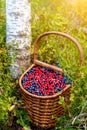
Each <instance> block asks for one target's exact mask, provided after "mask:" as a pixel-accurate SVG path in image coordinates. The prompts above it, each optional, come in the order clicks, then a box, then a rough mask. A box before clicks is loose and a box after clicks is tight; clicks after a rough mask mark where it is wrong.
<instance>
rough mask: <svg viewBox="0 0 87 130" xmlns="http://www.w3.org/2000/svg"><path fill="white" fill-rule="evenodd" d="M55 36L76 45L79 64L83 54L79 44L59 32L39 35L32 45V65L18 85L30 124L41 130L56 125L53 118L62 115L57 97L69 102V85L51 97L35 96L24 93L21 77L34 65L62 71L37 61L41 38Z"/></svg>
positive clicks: (62, 110) (62, 111)
mask: <svg viewBox="0 0 87 130" xmlns="http://www.w3.org/2000/svg"><path fill="white" fill-rule="evenodd" d="M50 34H55V35H60V36H63V37H66V38H68V39H70V40H71V41H72V42H73V43H75V44H76V46H77V47H78V50H79V53H80V64H81V63H82V59H83V52H82V48H81V46H80V44H79V43H78V42H77V41H76V40H75V39H74V38H73V37H71V36H70V35H68V34H65V33H61V32H46V33H44V34H41V35H40V36H39V37H38V38H37V39H36V41H35V44H34V64H33V65H31V66H30V67H29V68H28V69H27V70H26V71H25V72H24V74H22V76H21V77H20V79H19V85H20V88H21V92H22V97H23V101H24V103H25V108H26V110H27V111H28V113H29V116H30V119H31V122H32V123H33V124H34V125H36V126H39V127H42V128H51V127H54V126H55V125H56V119H55V118H53V117H57V118H58V117H60V116H62V115H63V114H64V108H63V107H62V106H61V105H60V104H59V103H58V102H59V96H63V97H64V99H65V101H69V97H70V85H67V86H66V88H64V89H63V90H62V91H60V92H58V93H56V94H54V95H52V96H37V95H34V94H31V93H29V92H28V91H26V90H25V89H24V88H23V86H22V83H21V82H22V78H23V76H24V75H25V74H26V73H27V72H28V71H29V70H31V69H32V68H33V67H34V66H35V65H39V66H42V67H46V68H51V69H53V70H58V71H62V69H60V68H58V67H56V66H53V65H49V64H47V63H43V62H41V61H39V60H37V52H38V44H39V41H40V40H41V38H42V37H44V36H47V35H50Z"/></svg>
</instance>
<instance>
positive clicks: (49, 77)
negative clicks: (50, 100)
mask: <svg viewBox="0 0 87 130" xmlns="http://www.w3.org/2000/svg"><path fill="white" fill-rule="evenodd" d="M66 84H72V82H71V81H70V79H68V78H67V77H66V76H64V74H63V73H62V72H58V71H54V70H51V69H48V68H42V67H40V66H35V67H33V68H32V69H31V70H29V71H28V72H27V73H26V74H25V75H24V76H23V78H22V85H23V88H24V89H26V90H27V91H28V92H30V93H32V94H35V95H38V96H48V95H54V94H55V93H58V92H59V91H61V90H62V89H64V88H65V87H66Z"/></svg>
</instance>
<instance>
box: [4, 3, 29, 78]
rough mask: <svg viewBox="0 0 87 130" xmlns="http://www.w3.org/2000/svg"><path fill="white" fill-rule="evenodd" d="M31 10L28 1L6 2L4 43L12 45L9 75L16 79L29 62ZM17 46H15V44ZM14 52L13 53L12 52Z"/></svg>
mask: <svg viewBox="0 0 87 130" xmlns="http://www.w3.org/2000/svg"><path fill="white" fill-rule="evenodd" d="M30 20H31V8H30V2H29V0H6V32H7V33H6V43H7V44H9V43H10V45H12V47H11V49H10V56H11V59H12V61H13V59H14V53H16V54H15V55H16V58H15V60H14V63H12V62H11V67H10V70H11V74H12V76H13V78H18V77H19V76H20V75H21V73H22V69H21V68H24V70H25V69H27V68H28V66H29V62H30V51H29V50H30V43H31V24H30V22H31V21H30ZM16 43H17V44H18V46H17V44H16ZM14 50H15V51H14Z"/></svg>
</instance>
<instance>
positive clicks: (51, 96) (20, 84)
mask: <svg viewBox="0 0 87 130" xmlns="http://www.w3.org/2000/svg"><path fill="white" fill-rule="evenodd" d="M34 66H35V64H32V65H31V66H30V67H29V68H28V69H27V70H26V71H25V72H24V73H23V74H22V75H21V77H20V79H19V86H20V88H21V89H22V91H24V92H25V93H26V94H28V95H30V96H31V97H34V98H39V99H50V98H56V97H57V96H60V95H62V93H63V92H64V91H66V89H68V88H69V87H71V85H70V84H68V85H66V87H65V88H64V89H63V90H61V91H60V92H58V93H55V94H54V95H48V96H38V95H35V94H32V93H30V92H28V91H27V90H25V89H24V88H23V86H22V83H21V80H22V78H23V76H24V75H25V74H26V72H28V71H29V70H30V69H31V68H33V67H34Z"/></svg>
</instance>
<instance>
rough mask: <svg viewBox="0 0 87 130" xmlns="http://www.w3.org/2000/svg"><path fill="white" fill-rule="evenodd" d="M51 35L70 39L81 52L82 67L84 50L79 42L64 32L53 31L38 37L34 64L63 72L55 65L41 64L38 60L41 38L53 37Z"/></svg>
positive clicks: (35, 45)
mask: <svg viewBox="0 0 87 130" xmlns="http://www.w3.org/2000/svg"><path fill="white" fill-rule="evenodd" d="M51 34H55V35H60V36H63V37H66V38H68V39H70V40H71V41H72V42H73V43H74V44H75V45H76V46H77V48H78V51H79V54H80V59H79V62H80V65H82V61H83V50H82V47H81V45H80V44H79V42H78V41H77V40H76V39H75V38H73V37H71V36H70V35H68V34H66V33H62V32H56V31H51V32H45V33H43V34H41V35H39V36H38V38H37V39H36V41H35V43H34V63H35V64H36V65H40V66H43V67H48V68H51V69H54V70H58V71H62V69H61V68H58V67H56V66H54V65H50V64H47V63H44V62H41V61H39V60H38V59H37V58H38V56H37V55H38V54H37V52H38V45H39V42H40V40H41V38H43V37H44V36H48V35H51Z"/></svg>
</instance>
